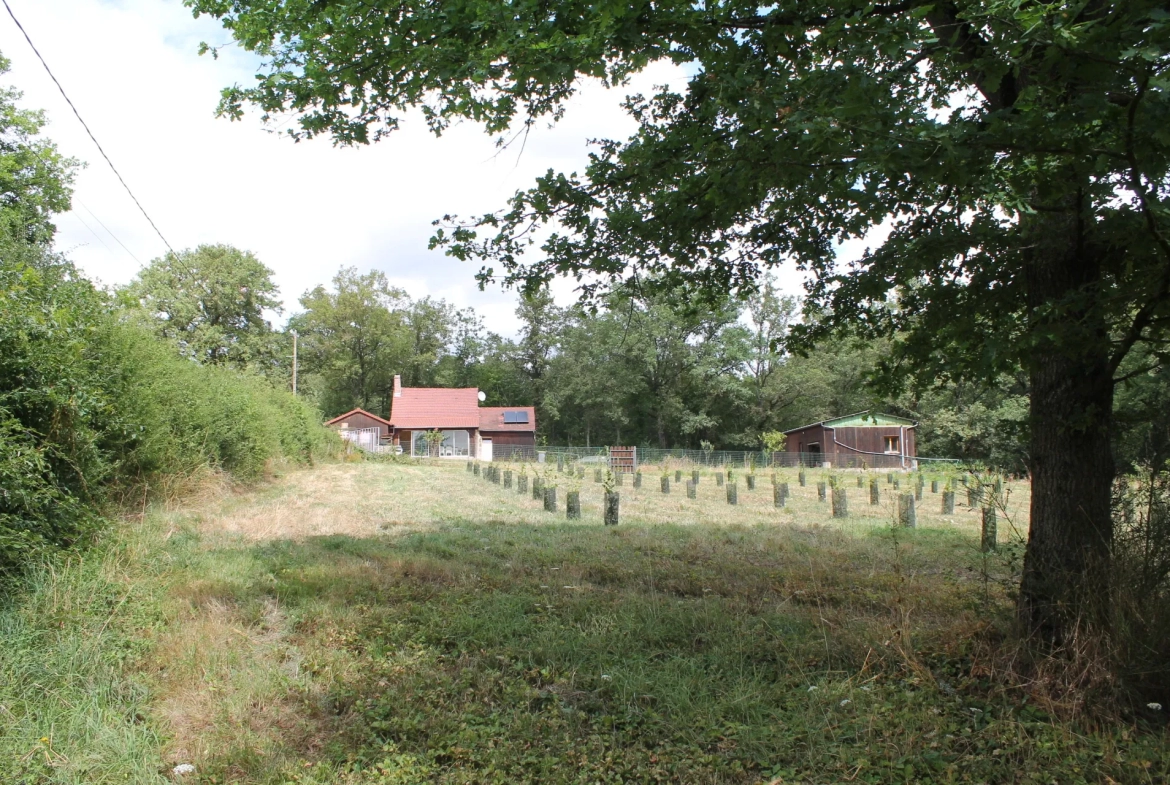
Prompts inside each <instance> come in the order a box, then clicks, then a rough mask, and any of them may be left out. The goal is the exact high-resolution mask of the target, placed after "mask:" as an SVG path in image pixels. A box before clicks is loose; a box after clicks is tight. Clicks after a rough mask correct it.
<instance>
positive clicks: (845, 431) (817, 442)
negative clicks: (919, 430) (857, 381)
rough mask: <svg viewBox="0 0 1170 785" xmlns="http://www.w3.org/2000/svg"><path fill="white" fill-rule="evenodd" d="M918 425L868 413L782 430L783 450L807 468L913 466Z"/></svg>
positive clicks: (911, 421) (915, 457)
mask: <svg viewBox="0 0 1170 785" xmlns="http://www.w3.org/2000/svg"><path fill="white" fill-rule="evenodd" d="M917 426H918V423H916V422H914V421H913V420H907V419H906V418H904V417H895V416H893V415H891V414H871V413H870V412H868V411H865V412H857V413H856V414H849V415H846V416H844V417H835V418H833V419H831V420H822V421H821V422H816V423H812V424H811V425H804V426H801V427H800V428H793V429H792V430H790V431H785V432H784V434H785V436H787V437H788V440H787V442H786V443H785V448H786V449H787V451H788V453H789V454H792V453H795V454H796V456H798V458H797V460H799V462H800V463H802V464H804V465H807V466H822V465H828V466H836V467H840V468H862V467H870V468H891V469H892V468H898V469H911V468H914V467H915V466H917V464H918V461H917V460H916V459H917V456H918V451H917V450H918V444H917V438H916V434H915V430H914V429H915V428H916V427H917Z"/></svg>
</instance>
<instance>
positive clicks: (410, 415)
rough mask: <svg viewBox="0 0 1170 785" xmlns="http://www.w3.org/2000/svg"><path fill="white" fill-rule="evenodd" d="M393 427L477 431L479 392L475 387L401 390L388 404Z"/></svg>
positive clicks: (407, 388) (406, 388)
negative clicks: (470, 429) (467, 429)
mask: <svg viewBox="0 0 1170 785" xmlns="http://www.w3.org/2000/svg"><path fill="white" fill-rule="evenodd" d="M390 422H391V423H393V425H394V427H395V428H407V429H413V428H478V427H479V390H477V389H476V388H475V387H460V388H456V389H449V388H446V387H403V388H402V394H401V395H400V396H399V397H396V398H392V399H391V403H390Z"/></svg>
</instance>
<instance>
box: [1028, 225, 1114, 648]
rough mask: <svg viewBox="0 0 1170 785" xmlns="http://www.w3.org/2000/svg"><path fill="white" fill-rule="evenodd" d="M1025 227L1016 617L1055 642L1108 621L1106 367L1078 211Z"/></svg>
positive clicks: (1095, 274)
mask: <svg viewBox="0 0 1170 785" xmlns="http://www.w3.org/2000/svg"><path fill="white" fill-rule="evenodd" d="M1029 228H1030V230H1031V236H1032V241H1033V242H1032V248H1033V250H1032V251H1031V253H1030V255H1029V258H1028V260H1027V264H1026V283H1027V287H1028V305H1029V309H1030V311H1031V314H1032V324H1031V326H1030V327H1031V332H1032V335H1033V338H1034V341H1035V343H1036V347H1035V350H1034V351H1033V355H1032V356H1033V357H1034V360H1033V362H1032V365H1031V367H1030V368H1029V375H1030V379H1031V385H1032V401H1031V470H1032V510H1031V512H1032V516H1031V529H1030V532H1029V536H1028V547H1027V550H1026V552H1025V555H1024V572H1023V578H1022V581H1021V585H1020V601H1019V618H1020V621H1021V623H1022V625H1023V627H1024V631H1025V632H1026V633H1028V634H1031V635H1033V636H1036V637H1038V638H1040V639H1041V640H1043V641H1046V642H1048V643H1051V644H1054V645H1060V644H1061V643H1062V642H1064V641H1066V640H1067V638H1068V634H1069V633H1070V631H1071V630H1072V628H1073V626H1074V625H1077V624H1080V623H1082V622H1090V623H1092V624H1093V625H1094V626H1097V627H1098V628H1104V627H1107V621H1106V620H1107V604H1108V599H1107V598H1108V590H1109V578H1108V571H1109V552H1110V548H1111V546H1112V539H1113V523H1112V516H1111V511H1110V505H1111V499H1110V489H1111V487H1112V484H1113V476H1114V472H1115V468H1114V464H1113V454H1112V450H1111V447H1110V441H1109V439H1110V427H1111V424H1112V411H1113V373H1112V369H1111V367H1110V354H1109V353H1110V346H1109V343H1108V340H1107V338H1108V336H1107V334H1106V329H1105V326H1104V322H1103V319H1101V318H1100V316H1099V315H1098V313H1097V310H1098V308H1097V302H1096V300H1097V298H1098V296H1099V295H1098V291H1097V287H1098V286H1099V284H1100V281H1101V264H1100V260H1099V257H1098V256H1097V255H1096V254H1095V253H1093V251H1092V250H1091V249H1089V248H1086V247H1085V243H1084V242H1083V240H1082V239H1081V238H1083V236H1084V227H1083V226H1082V225H1081V219H1080V218H1079V215H1078V211H1077V210H1069V211H1067V212H1064V213H1055V214H1045V215H1041V216H1039V217H1036V218H1034V219H1033V220H1032V221H1031V223H1030V227H1029Z"/></svg>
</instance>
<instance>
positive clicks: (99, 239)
mask: <svg viewBox="0 0 1170 785" xmlns="http://www.w3.org/2000/svg"><path fill="white" fill-rule="evenodd" d="M90 215H93V213H90ZM73 217H74V218H76V219H77V222H78V223H80V224H81V225H82V226H84V227H85V228H86V229H88V230H89V233H90V234H92V235H93V236H94V238H95V239H96V240H97V241H98V242H99V243H101V244H102V245H104V246H105V248H106V250H107V251H109V252H110V253H113V252H114V249H113V248H111V247H110V244H109V243H107V242H106V241H105V240H103V239H102V236H101V235H100V234H98V233H97V232H95V231H94V230H93V227H92V226H90V225H89V224H87V223H86V222H85V219H84V218H82V217H81V216H80V215H78V214H77V213H74V214H73Z"/></svg>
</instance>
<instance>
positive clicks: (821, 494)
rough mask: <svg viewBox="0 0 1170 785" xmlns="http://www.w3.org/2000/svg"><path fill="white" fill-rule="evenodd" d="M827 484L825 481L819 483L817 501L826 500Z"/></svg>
mask: <svg viewBox="0 0 1170 785" xmlns="http://www.w3.org/2000/svg"><path fill="white" fill-rule="evenodd" d="M825 489H826V485H825V483H823V482H818V483H817V501H819V502H823V501H824V500H825Z"/></svg>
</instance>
